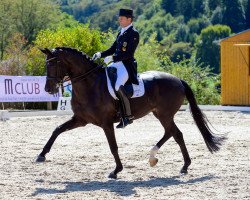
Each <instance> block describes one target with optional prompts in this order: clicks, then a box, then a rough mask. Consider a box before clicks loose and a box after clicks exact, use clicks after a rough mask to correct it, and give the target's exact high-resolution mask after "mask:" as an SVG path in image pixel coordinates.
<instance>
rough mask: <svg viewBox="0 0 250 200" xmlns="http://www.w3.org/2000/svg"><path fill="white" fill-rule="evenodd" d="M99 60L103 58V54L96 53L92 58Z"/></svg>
mask: <svg viewBox="0 0 250 200" xmlns="http://www.w3.org/2000/svg"><path fill="white" fill-rule="evenodd" d="M98 58H101V52H97V53H95V54H94V55H93V57H92V60H97V59H98Z"/></svg>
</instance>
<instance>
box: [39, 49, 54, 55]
mask: <svg viewBox="0 0 250 200" xmlns="http://www.w3.org/2000/svg"><path fill="white" fill-rule="evenodd" d="M39 50H40V51H41V52H43V53H44V54H46V55H47V56H48V55H52V52H51V51H50V50H49V49H48V48H44V49H42V48H39Z"/></svg>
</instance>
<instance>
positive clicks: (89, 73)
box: [37, 47, 225, 178]
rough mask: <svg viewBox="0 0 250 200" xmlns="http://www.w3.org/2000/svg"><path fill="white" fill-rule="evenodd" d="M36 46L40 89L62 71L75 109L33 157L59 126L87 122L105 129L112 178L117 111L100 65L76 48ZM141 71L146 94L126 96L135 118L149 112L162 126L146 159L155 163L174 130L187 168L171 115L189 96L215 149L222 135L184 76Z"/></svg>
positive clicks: (53, 86) (53, 88)
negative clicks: (41, 56) (42, 67)
mask: <svg viewBox="0 0 250 200" xmlns="http://www.w3.org/2000/svg"><path fill="white" fill-rule="evenodd" d="M41 51H42V52H43V53H45V54H46V55H47V58H46V68H47V81H46V85H45V90H46V91H47V92H48V93H51V94H54V93H57V92H58V87H59V86H58V84H59V83H60V82H62V80H63V78H64V77H65V76H68V77H70V79H71V82H72V88H73V94H72V100H71V104H72V110H73V113H74V115H73V117H72V118H71V119H70V120H69V121H67V122H65V123H64V124H62V125H60V126H59V127H57V128H56V129H55V130H54V131H53V133H52V136H51V137H50V139H49V141H48V142H47V144H46V145H45V146H44V148H43V150H42V152H41V153H40V154H39V156H38V158H37V162H43V161H45V155H46V154H47V153H48V152H49V151H50V149H51V147H52V145H53V143H54V141H55V140H56V138H57V137H58V136H59V135H60V134H61V133H62V132H64V131H67V130H71V129H74V128H77V127H82V126H85V125H86V124H88V123H91V124H94V125H96V126H99V127H101V128H102V129H103V130H104V133H105V135H106V137H107V140H108V143H109V147H110V150H111V152H112V154H113V156H114V159H115V162H116V167H115V170H114V171H112V172H111V173H110V175H109V177H110V178H117V174H118V172H120V171H122V169H123V166H122V163H121V160H120V158H119V154H118V146H117V142H116V138H115V131H114V123H115V122H118V121H119V117H118V116H117V106H116V105H117V103H116V100H114V99H113V97H111V95H110V94H109V92H108V89H107V84H106V77H105V71H104V68H103V67H100V66H98V65H97V64H96V63H94V62H93V61H92V60H91V59H90V58H89V57H88V56H87V55H85V54H84V53H82V52H79V51H77V50H76V49H71V48H66V47H57V48H55V49H53V50H52V51H50V50H49V49H42V50H41ZM141 75H142V77H143V82H144V84H145V94H144V96H142V97H139V98H133V99H130V102H131V110H132V114H133V115H134V117H135V119H138V118H141V117H143V116H145V115H147V114H148V113H150V112H153V114H154V116H155V117H156V118H157V119H158V120H159V121H160V122H161V124H162V126H163V127H164V130H165V133H164V135H163V137H162V138H161V139H160V140H159V142H158V143H157V144H156V145H155V146H154V147H153V148H152V149H151V152H150V159H149V161H150V165H151V166H154V165H155V164H156V163H157V161H158V160H157V158H155V155H156V153H157V151H158V150H159V148H160V147H161V146H162V145H163V144H164V143H165V142H166V141H167V140H168V139H169V138H170V137H172V136H173V138H174V139H175V141H176V142H177V143H178V145H179V146H180V149H181V152H182V155H183V158H184V165H183V167H182V169H181V173H187V170H188V167H189V165H190V164H191V159H190V157H189V154H188V151H187V148H186V145H185V142H184V140H183V135H182V132H181V131H180V130H179V129H178V127H177V126H176V124H175V122H174V120H173V118H174V115H175V113H176V112H177V111H178V110H179V108H180V106H181V105H182V103H183V101H184V98H185V97H186V98H187V100H188V101H189V104H190V111H191V113H192V116H193V118H194V121H195V122H196V125H197V126H198V128H199V130H200V132H201V134H202V136H203V138H204V141H205V143H206V146H207V148H208V149H209V151H210V152H212V153H213V152H216V151H218V150H219V149H220V145H221V144H222V142H223V140H225V137H224V136H218V135H217V136H216V135H215V134H214V133H213V132H212V131H211V130H210V128H209V126H208V124H207V120H206V117H205V116H204V114H203V113H202V112H201V110H200V109H199V107H198V106H197V103H196V100H195V97H194V94H193V92H192V90H191V88H190V87H189V85H188V84H187V83H186V82H185V81H183V80H180V79H179V78H177V77H175V76H172V75H170V74H167V73H164V72H157V71H149V72H145V73H142V74H141Z"/></svg>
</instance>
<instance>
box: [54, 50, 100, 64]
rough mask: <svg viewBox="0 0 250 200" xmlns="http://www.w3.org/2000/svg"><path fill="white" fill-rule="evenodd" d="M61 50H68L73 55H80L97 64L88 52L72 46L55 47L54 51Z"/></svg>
mask: <svg viewBox="0 0 250 200" xmlns="http://www.w3.org/2000/svg"><path fill="white" fill-rule="evenodd" d="M60 50H62V51H66V52H68V53H70V54H72V55H76V56H80V57H81V58H82V59H84V60H87V61H89V62H90V63H91V64H95V65H96V63H95V62H93V60H92V59H91V58H90V57H89V56H88V55H87V54H86V53H84V52H81V51H78V50H77V49H74V48H70V47H56V48H55V49H54V52H57V51H60Z"/></svg>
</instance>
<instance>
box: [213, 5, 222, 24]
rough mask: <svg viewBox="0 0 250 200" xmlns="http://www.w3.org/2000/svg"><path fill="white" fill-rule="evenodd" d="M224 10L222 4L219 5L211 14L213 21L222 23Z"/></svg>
mask: <svg viewBox="0 0 250 200" xmlns="http://www.w3.org/2000/svg"><path fill="white" fill-rule="evenodd" d="M222 21H223V11H222V9H221V7H220V6H217V7H216V9H215V10H214V11H213V13H212V16H211V23H212V24H213V25H215V24H222V23H223V22H222Z"/></svg>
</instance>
